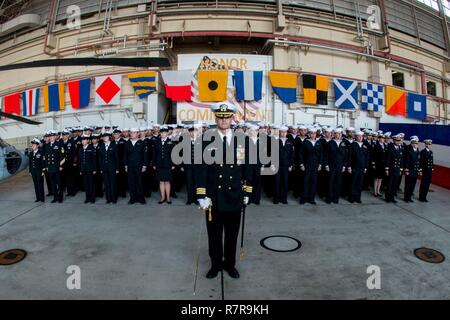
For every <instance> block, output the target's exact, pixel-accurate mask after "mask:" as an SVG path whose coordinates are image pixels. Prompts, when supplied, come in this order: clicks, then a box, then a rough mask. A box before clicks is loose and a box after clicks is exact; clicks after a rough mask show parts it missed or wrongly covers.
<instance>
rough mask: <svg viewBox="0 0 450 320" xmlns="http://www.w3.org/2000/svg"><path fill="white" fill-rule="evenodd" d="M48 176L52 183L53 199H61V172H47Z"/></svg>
mask: <svg viewBox="0 0 450 320" xmlns="http://www.w3.org/2000/svg"><path fill="white" fill-rule="evenodd" d="M48 176H49V178H50V181H51V185H52V193H53V200H55V201H62V200H63V191H62V188H61V173H59V172H49V173H48Z"/></svg>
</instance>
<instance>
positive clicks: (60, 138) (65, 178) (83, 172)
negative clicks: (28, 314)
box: [29, 123, 433, 204]
mask: <svg viewBox="0 0 450 320" xmlns="http://www.w3.org/2000/svg"><path fill="white" fill-rule="evenodd" d="M211 127H213V126H211V125H208V124H206V125H205V124H197V125H191V126H185V125H171V126H165V125H162V126H160V125H153V126H151V127H144V128H139V129H137V128H132V129H127V128H124V129H123V130H120V129H119V128H118V127H112V126H108V125H107V126H104V127H100V126H94V127H83V128H81V127H75V128H68V129H66V130H64V131H62V132H55V131H49V132H47V133H46V134H45V135H44V139H42V140H39V139H34V140H33V141H32V149H33V151H32V152H30V154H29V156H30V172H31V174H32V176H33V181H34V185H35V190H36V201H44V200H45V197H44V182H43V176H45V179H46V182H47V188H48V190H49V194H48V195H53V196H54V198H53V201H52V202H62V201H63V193H64V191H66V192H67V194H66V195H67V196H74V195H75V194H76V193H77V191H78V190H84V191H85V192H86V199H85V202H86V203H88V202H91V203H94V202H95V199H96V197H102V196H103V192H104V193H105V195H106V201H107V203H116V202H117V198H118V196H122V197H125V196H126V192H127V191H128V192H129V194H130V201H129V203H130V204H132V203H142V204H144V203H145V198H146V197H149V196H150V194H151V190H155V189H156V188H157V185H158V183H159V190H160V201H159V203H163V202H167V203H169V204H170V203H171V196H175V193H174V190H173V186H172V184H175V189H177V191H178V190H179V189H180V188H181V185H183V183H185V184H186V188H187V204H191V203H193V202H195V189H196V184H195V174H194V169H193V165H190V164H182V165H180V166H176V165H174V164H173V163H172V159H171V152H172V148H173V147H174V145H175V144H176V143H178V142H179V140H180V136H181V133H183V132H185V131H188V132H189V135H190V138H191V140H192V141H195V140H196V139H197V137H198V136H199V135H201V134H202V132H204V131H205V130H208V129H210V128H211ZM235 130H236V131H240V132H245V133H246V135H248V136H249V138H250V139H249V141H250V142H251V143H252V144H253V145H254V148H255V149H253V150H258V149H257V148H258V147H259V144H260V141H259V139H260V138H259V137H261V136H263V134H267V139H276V140H279V144H278V150H277V152H278V156H279V160H280V161H279V167H278V168H274V167H273V166H271V165H270V164H265V165H262V164H261V163H260V162H259V161H258V162H257V163H256V164H255V165H250V166H249V168H250V169H249V170H252V175H251V176H252V180H253V181H251V185H253V186H254V191H253V194H252V197H251V199H250V202H251V203H255V204H259V203H260V199H261V191H262V190H264V192H265V193H266V195H267V196H269V197H271V198H273V202H274V203H275V204H277V203H280V202H281V203H287V195H288V192H289V190H293V192H294V196H295V197H299V198H300V203H301V204H304V203H307V202H308V203H311V204H315V198H316V193H318V195H319V196H320V197H321V198H324V199H325V201H326V202H327V203H332V202H333V203H338V202H339V198H340V197H345V198H348V200H349V201H350V202H352V203H353V202H357V203H360V202H361V192H362V190H364V189H368V187H369V186H370V187H372V190H373V193H374V195H375V196H377V197H380V196H381V192H382V190H383V189H384V190H385V199H386V201H387V202H396V200H395V196H396V195H397V191H398V189H399V186H400V183H401V180H402V176H405V192H404V201H406V202H410V201H412V194H413V192H414V188H415V185H416V182H417V178H418V176H422V177H421V185H420V192H419V200H420V201H424V202H425V201H427V193H428V189H429V185H430V183H431V175H432V170H433V153H432V151H431V149H430V146H431V145H432V141H431V140H425V141H424V143H425V148H424V149H423V150H422V151H419V148H418V142H419V141H418V140H419V139H418V137H415V136H413V137H411V138H410V144H408V145H407V144H406V143H405V142H404V135H403V134H398V135H395V136H393V135H392V134H391V133H389V132H386V133H383V132H382V131H377V132H374V131H370V130H366V131H365V132H361V131H359V132H356V131H355V129H354V128H347V129H345V130H344V129H343V128H340V127H339V128H335V129H333V128H330V127H320V126H317V125H315V126H309V127H307V126H304V125H299V126H291V127H286V126H275V125H270V124H269V125H266V124H263V123H261V124H259V125H255V124H251V123H246V124H243V123H239V124H238V125H236V126H235ZM270 145H271V144H270V142H269V143H267V146H269V148H270ZM267 152H268V154H269V155H270V153H271V152H272V150H268V151H267ZM264 168H266V169H267V168H270V169H271V170H272V171H273V175H269V176H267V175H264V176H261V170H263V169H264ZM172 182H173V183H172Z"/></svg>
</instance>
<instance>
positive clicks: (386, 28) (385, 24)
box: [379, 0, 392, 53]
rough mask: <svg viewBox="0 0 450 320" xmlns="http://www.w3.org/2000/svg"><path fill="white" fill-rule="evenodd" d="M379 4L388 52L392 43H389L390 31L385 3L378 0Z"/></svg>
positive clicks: (382, 0)
mask: <svg viewBox="0 0 450 320" xmlns="http://www.w3.org/2000/svg"><path fill="white" fill-rule="evenodd" d="M379 5H380V9H381V15H382V16H383V31H384V36H385V37H386V42H387V45H388V51H387V52H388V53H391V48H392V44H391V33H390V31H389V22H388V19H387V11H386V4H385V3H384V0H379Z"/></svg>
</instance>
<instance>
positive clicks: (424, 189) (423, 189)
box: [419, 170, 432, 201]
mask: <svg viewBox="0 0 450 320" xmlns="http://www.w3.org/2000/svg"><path fill="white" fill-rule="evenodd" d="M431 174H432V171H431V170H429V171H423V172H422V179H421V180H420V188H419V200H421V201H425V200H427V195H428V190H430V184H431Z"/></svg>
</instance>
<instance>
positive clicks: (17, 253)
mask: <svg viewBox="0 0 450 320" xmlns="http://www.w3.org/2000/svg"><path fill="white" fill-rule="evenodd" d="M26 256H27V252H26V251H25V250H22V249H12V250H7V251H4V252H2V253H0V266H9V265H11V264H15V263H18V262H20V261H22V260H23V259H25V257H26Z"/></svg>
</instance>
